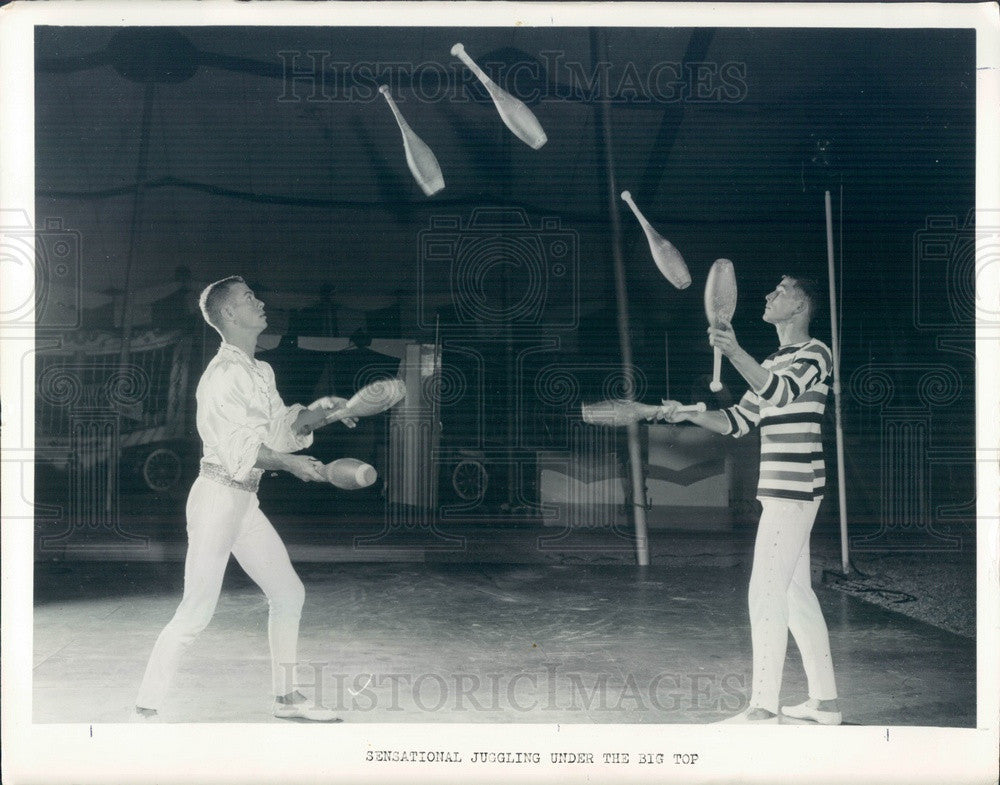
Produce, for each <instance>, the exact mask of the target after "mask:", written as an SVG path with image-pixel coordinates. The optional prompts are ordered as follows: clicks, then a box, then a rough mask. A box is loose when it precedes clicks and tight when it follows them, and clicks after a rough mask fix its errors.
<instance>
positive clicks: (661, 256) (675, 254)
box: [622, 191, 691, 289]
mask: <svg viewBox="0 0 1000 785" xmlns="http://www.w3.org/2000/svg"><path fill="white" fill-rule="evenodd" d="M622 199H623V200H624V201H625V202H626V203H627V204H628V206H629V207H631V208H632V212H633V213H635V217H636V218H638V219H639V225H640V226H641V227H642V231H644V232H645V233H646V240H648V241H649V250H650V253H652V254H653V261H654V262H656V266H657V267H658V268H659V270H660V272H661V273H663V277H664V278H666V279H667V280H668V281H670V283H672V284H673V285H674V286H675V287H676V288H678V289H687V288H688V287H689V286H690V285H691V273H690V272H688V268H687V265H686V264H685V263H684V257H683V256H681V252H680V251H678V250H677V249H676V248H675V247H674V244H673V243H672V242H670V241H669V240H668V239H666V238H665V237H663V236H662V235H661V234H660V233H659V232H657V231H656V229H654V228H653V226H652V224H650V223H649V221H647V220H646V216H644V215H643V214H642V213H641V212H640V211H639V208H638V207H636V206H635V202H633V201H632V194H630V193H629V192H628V191H622Z"/></svg>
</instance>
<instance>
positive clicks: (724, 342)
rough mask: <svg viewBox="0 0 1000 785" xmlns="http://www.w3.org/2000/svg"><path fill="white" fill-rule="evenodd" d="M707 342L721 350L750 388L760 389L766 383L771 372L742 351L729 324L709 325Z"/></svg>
mask: <svg viewBox="0 0 1000 785" xmlns="http://www.w3.org/2000/svg"><path fill="white" fill-rule="evenodd" d="M708 342H709V344H711V345H712V346H717V347H719V348H720V349H721V350H722V353H723V354H724V355H726V357H728V358H729V362H731V363H732V364H733V368H735V369H736V370H737V371H738V372H739V374H740V376H742V377H743V378H744V379H746V381H747V384H749V385H750V389H751V390H761V389H762V388H763V387H764V385H765V384H767V382H768V379H769V378H770V376H771V372H770V371H768V370H767V369H766V368H765V367H764V366H763V365H761V364H760V363H759V362H757V361H756V360H755V359H754V358H753V357H751V356H750V355H749V354H747V352H746V351H744V349H743V347H742V346H740V344H739V342H738V341H737V340H736V333H735V332H733V326H732V325H731V324H729V323H728V322H724V323H723V324H722V325H720V326H719V327H709V328H708Z"/></svg>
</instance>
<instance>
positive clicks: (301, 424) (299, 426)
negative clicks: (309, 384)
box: [292, 395, 358, 436]
mask: <svg viewBox="0 0 1000 785" xmlns="http://www.w3.org/2000/svg"><path fill="white" fill-rule="evenodd" d="M346 405H347V399H346V398H338V397H337V396H336V395H327V396H324V397H323V398H319V399H317V400H315V401H313V402H312V403H311V404H309V408H307V409H303V410H302V411H300V412H299V413H298V416H297V417H296V418H295V422H293V423H292V430H293V431H294V432H295V433H296V434H298V435H300V436H305V435H306V434H309V433H312V432H313V431H315V430H317V429H319V428H322V427H323V426H325V425H329V424H330V420H328V419H327V418H328V417H329V416H330V415H331V414H333V413H334V412H335V411H337V410H338V409H341V408H343V407H344V406H346ZM340 422H342V423H343V424H344V425H346V426H347V427H348V428H353V427H354V426H355V425H357V424H358V421H357V419H356V418H354V417H345V418H344V419H343V420H340Z"/></svg>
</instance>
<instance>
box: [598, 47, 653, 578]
mask: <svg viewBox="0 0 1000 785" xmlns="http://www.w3.org/2000/svg"><path fill="white" fill-rule="evenodd" d="M598 35H599V34H598V33H597V32H596V31H594V30H592V31H591V33H590V41H591V52H592V55H593V60H594V66H595V67H597V66H598V63H599V60H598V53H599V52H603V53H604V54H606V53H607V42H606V41H604V42H603V46H598ZM598 73H602V84H601V85H600V90H601V100H600V102H599V103H597V104H596V105H595V108H596V109H597V118H596V119H597V127H598V129H599V130H600V132H601V137H600V142H601V146H602V147H603V151H604V162H605V165H606V166H607V170H608V214H609V216H610V218H611V253H612V257H613V259H614V265H615V299H616V301H617V305H618V343H619V345H620V347H621V354H622V370H623V372H624V374H625V381H626V391H627V394H628V397H629V399H632V398H633V397H634V396H635V378H634V374H633V369H632V342H631V337H630V336H629V315H628V290H627V288H626V284H625V262H624V260H623V258H622V242H621V234H622V230H621V218H620V215H619V213H618V199H617V198H616V196H617V194H616V192H617V190H618V187H617V183H616V181H615V166H614V157H613V155H612V151H611V113H610V100H609V96H608V85H607V84H604V83H603V77H604V74H603V72H601V71H600V69H598ZM627 431H628V457H629V472H630V474H631V478H632V516H633V519H634V521H635V551H636V558H637V560H638V562H639V566H640V567H645V566H647V565H648V564H649V540H648V536H647V530H646V482H645V476H644V472H643V465H642V448H641V445H640V443H639V426H638V424H636V423H631V424H630V425H629V426H628V429H627Z"/></svg>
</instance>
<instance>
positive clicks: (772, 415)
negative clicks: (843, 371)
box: [722, 338, 833, 501]
mask: <svg viewBox="0 0 1000 785" xmlns="http://www.w3.org/2000/svg"><path fill="white" fill-rule="evenodd" d="M761 366H762V367H763V368H764V369H765V370H767V371H769V373H768V376H767V382H766V383H765V384H764V386H763V387H762V388H761V389H759V390H747V391H746V393H745V394H744V395H743V397H742V398H741V399H740V402H739V403H738V404H736V405H735V406H730V407H729V408H728V409H723V410H722V411H723V412H724V413H725V415H726V417H728V418H729V423H730V426H731V427H730V431H729V434H730V435H731V436H733V437H734V438H739V437H740V436H743V435H745V434H746V433H748V432H749V431H750V429H751V428H752V427H753V426H755V425H757V426H759V427H760V481H759V482H758V484H757V498H758V499H761V498H763V497H770V498H779V499H795V500H799V501H809V500H812V499H821V498H822V497H823V487H824V485H825V484H826V468H825V465H824V462H823V437H822V434H821V426H822V424H823V413H824V411H825V409H826V397H827V395H828V393H829V386H828V384H827V382H828V380H829V378H830V371H831V369H832V368H833V358H832V355H831V354H830V350H829V348H827V346H826V344H824V343H823V342H822V341H818V340H816V339H815V338H811V339H809V340H808V341H806V342H804V343H796V344H789V345H788V346H782V347H781V348H780V349H778V351H776V352H775V353H774V354H772V355H771V356H770V357H768V358H767V359H766V360H764V362H762V363H761Z"/></svg>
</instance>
